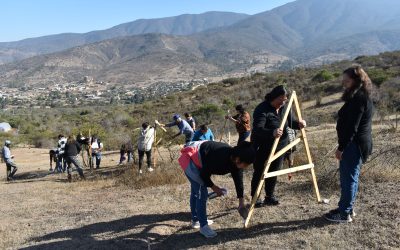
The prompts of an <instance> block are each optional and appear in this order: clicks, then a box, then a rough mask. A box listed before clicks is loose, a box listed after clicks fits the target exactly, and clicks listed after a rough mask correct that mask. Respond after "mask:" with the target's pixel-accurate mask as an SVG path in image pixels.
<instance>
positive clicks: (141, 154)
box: [138, 149, 151, 170]
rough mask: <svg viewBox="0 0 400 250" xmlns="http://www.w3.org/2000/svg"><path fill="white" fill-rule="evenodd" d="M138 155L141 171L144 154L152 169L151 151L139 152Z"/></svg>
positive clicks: (148, 165)
mask: <svg viewBox="0 0 400 250" xmlns="http://www.w3.org/2000/svg"><path fill="white" fill-rule="evenodd" d="M138 154H139V170H140V169H142V165H143V159H144V154H146V158H147V167H148V168H151V149H150V150H149V151H141V150H138Z"/></svg>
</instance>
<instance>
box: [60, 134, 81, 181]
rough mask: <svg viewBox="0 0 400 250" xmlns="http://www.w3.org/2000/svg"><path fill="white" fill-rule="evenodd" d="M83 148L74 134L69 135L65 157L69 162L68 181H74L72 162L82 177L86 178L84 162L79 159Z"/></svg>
mask: <svg viewBox="0 0 400 250" xmlns="http://www.w3.org/2000/svg"><path fill="white" fill-rule="evenodd" d="M81 150H82V146H81V144H80V143H79V142H78V141H76V140H75V138H74V137H73V136H69V137H68V139H67V143H66V144H65V149H64V157H65V160H66V162H67V173H68V181H69V182H71V181H72V175H71V173H72V170H71V164H73V165H74V166H75V168H76V170H77V171H78V174H79V176H80V177H81V178H82V179H85V175H84V174H83V168H82V164H81V162H80V161H79V159H78V155H79V152H80V151H81Z"/></svg>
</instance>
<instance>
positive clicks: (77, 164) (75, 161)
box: [65, 155, 83, 177]
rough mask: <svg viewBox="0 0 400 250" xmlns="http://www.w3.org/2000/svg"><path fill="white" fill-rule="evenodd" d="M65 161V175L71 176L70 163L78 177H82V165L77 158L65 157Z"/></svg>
mask: <svg viewBox="0 0 400 250" xmlns="http://www.w3.org/2000/svg"><path fill="white" fill-rule="evenodd" d="M65 160H66V162H67V165H68V167H67V173H68V174H71V172H72V170H71V163H72V164H74V166H75V168H76V170H77V171H78V173H79V175H80V176H81V177H83V169H82V165H81V163H80V161H79V160H78V156H76V155H75V156H66V157H65Z"/></svg>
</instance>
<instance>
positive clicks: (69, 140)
mask: <svg viewBox="0 0 400 250" xmlns="http://www.w3.org/2000/svg"><path fill="white" fill-rule="evenodd" d="M75 141H76V140H75V137H74V136H73V135H69V136H68V139H67V143H68V144H71V143H75Z"/></svg>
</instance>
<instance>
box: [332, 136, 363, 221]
mask: <svg viewBox="0 0 400 250" xmlns="http://www.w3.org/2000/svg"><path fill="white" fill-rule="evenodd" d="M361 165H362V158H361V152H360V149H359V147H358V145H357V144H356V143H355V142H351V143H350V144H349V145H347V147H346V148H345V149H344V150H343V154H342V160H341V161H340V165H339V171H340V188H341V193H340V200H339V204H338V205H339V210H340V212H341V213H343V214H350V213H351V211H353V206H354V202H355V200H356V195H357V191H358V177H359V176H360V169H361Z"/></svg>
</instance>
